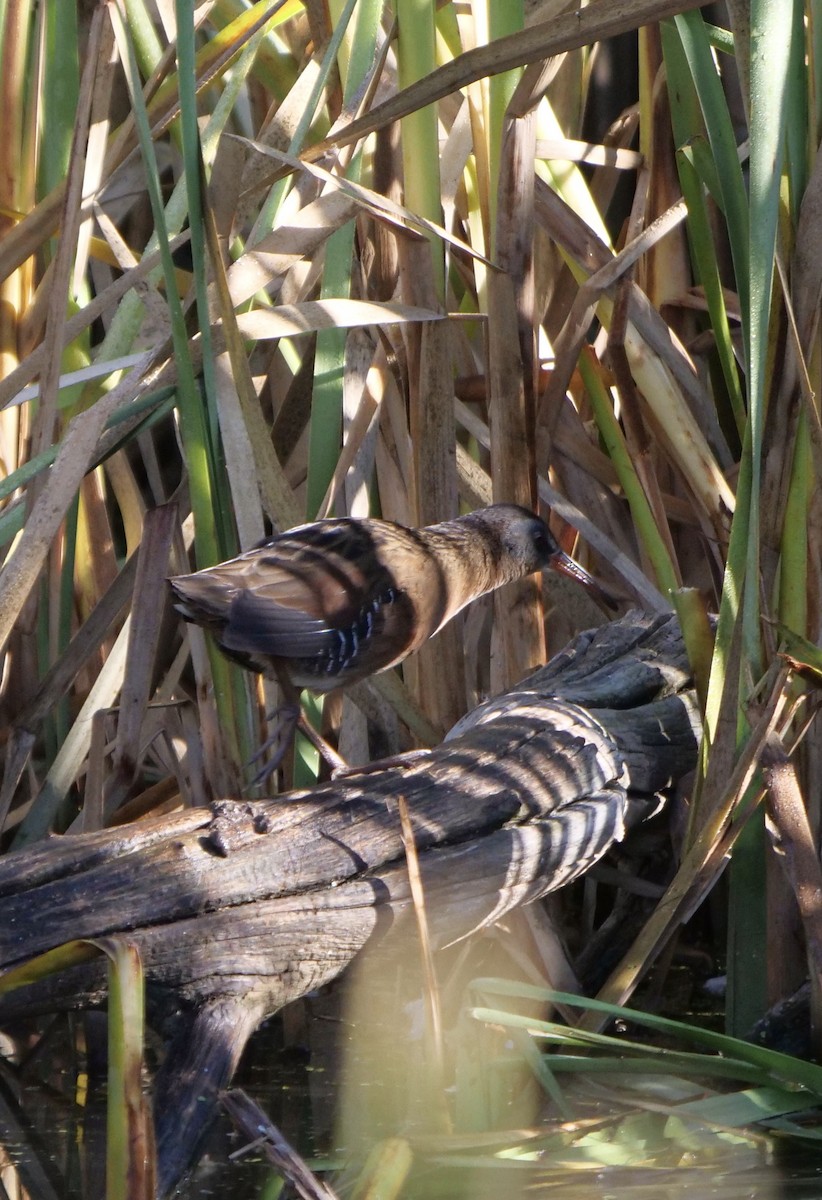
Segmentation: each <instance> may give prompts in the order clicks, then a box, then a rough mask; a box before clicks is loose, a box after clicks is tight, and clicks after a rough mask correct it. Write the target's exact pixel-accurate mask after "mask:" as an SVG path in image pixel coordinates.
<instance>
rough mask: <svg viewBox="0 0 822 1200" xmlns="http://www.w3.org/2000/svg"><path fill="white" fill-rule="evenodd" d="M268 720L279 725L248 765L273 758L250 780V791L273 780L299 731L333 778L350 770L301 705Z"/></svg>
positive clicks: (285, 707)
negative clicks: (328, 768)
mask: <svg viewBox="0 0 822 1200" xmlns="http://www.w3.org/2000/svg"><path fill="white" fill-rule="evenodd" d="M268 720H269V721H275V722H276V726H275V729H274V732H273V733H272V735H271V737H270V738H268V739H267V740H266V741H265V742H263V744H262V746H260V748H259V750H257V751H255V753H254V754H253V755H252V756H251V759H250V760H249V765H251V764H252V763H255V762H257V761H258V760H259V759H261V758H263V757H264V756H265V755H266V754H268V753H269V752H271V757H270V758H269V759H268V761H267V762H266V763H265V764H264V765H263V767H262V769H261V770H260V771H258V772H257V774H256V775H255V776H254V778H253V779H252V780H251V783H250V784H249V787H259V786H260V784H263V783H265V782H266V781H267V780H268V779H270V777H271V776H272V775H273V774H274V772H275V771H276V770H277V768H278V767H279V765H280V763H281V762H282V761H283V759H284V758H285V755H286V752H287V750H288V747H289V746H290V745H291V743H292V741H293V740H294V734H295V733H296V731H297V729H298V728H299V730H300V732H301V733H302V734H303V735H304V736H305V737H307V738H308V740H309V742H311V745H312V746H313V747H314V748H315V750H317V751H318V752H319V754H320V755H321V756H322V757H323V758H324V759H325V761H326V762H327V763H328V765H329V767H330V768H331V771H332V774H333V775H334V776H336V775H337V774H339V773H343V774H344V773H345V772H346V771H349V770H351V768H350V767H349V765H348V763H347V762H346V761H345V759H344V758H343V757H342V756H341V755H339V754H338V753H337V751H336V750H335V749H334V747H333V746H329V744H328V742H327V741H326V740H325V738H324V737H322V736H321V735H320V734H319V733H317V731H316V729H315V728H314V727H313V725H312V724H311V722H310V721H307V720H306V718H305V716H304V715H303V712H302V709H301V708H300V707H299V706H298V705H294V704H282V705H280V707H279V708H277V709H275V710H274V712H273V713H270V714H269V717H268Z"/></svg>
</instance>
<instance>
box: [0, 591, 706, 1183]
mask: <svg viewBox="0 0 822 1200" xmlns="http://www.w3.org/2000/svg"><path fill="white" fill-rule="evenodd" d="M696 730H697V715H696V711H695V705H694V699H693V694H692V691H691V685H690V677H689V673H688V669H687V664H686V661H685V656H684V651H683V648H682V643H681V638H680V635H679V629H678V626H677V624H676V621H675V619H674V618H673V617H662V618H659V617H657V618H649V617H645V616H641V615H638V614H636V613H634V614H629V616H628V617H626V618H623V619H622V620H621V621H618V622H614V623H613V624H611V625H608V626H605V627H604V628H602V629H600V630H596V631H590V632H588V633H585V634H582V635H581V636H580V637H578V638H577V639H576V640H575V641H574V642H573V643H572V644H571V646H569V647H568V648H567V649H566V650H565V651H563V653H562V654H560V655H559V656H558V657H557V658H555V659H554V660H553V661H552V662H551V663H550V664H549V665H548V666H547V667H545V668H543V669H541V670H540V671H538V672H536V673H535V674H534V675H532V676H531V677H530V678H529V679H528V680H526V681H524V682H523V684H521V685H520V686H519V687H518V688H516V689H514V690H513V691H511V692H509V693H507V694H506V695H505V696H504V697H502V698H501V699H500V700H498V701H495V702H491V703H489V704H488V705H485V706H483V707H482V708H480V709H478V710H476V712H475V713H473V714H472V715H471V718H470V719H469V720H467V721H465V722H463V723H461V727H460V728H458V729H457V730H455V731H454V734H453V735H452V737H451V738H450V739H449V740H448V741H447V742H446V743H444V744H443V745H442V746H441V747H439V748H438V749H436V750H434V751H433V752H432V753H431V754H430V756H428V757H426V758H424V759H423V760H422V761H416V762H413V763H411V764H410V765H408V766H405V767H402V766H399V767H398V766H390V767H388V768H386V769H383V770H378V771H374V772H373V773H369V774H363V775H359V776H352V777H348V778H344V779H341V780H338V781H336V782H334V783H331V784H327V785H323V786H320V787H316V788H312V789H310V790H307V791H303V792H299V793H291V794H289V795H287V796H285V797H280V798H278V799H276V800H271V801H265V802H245V801H240V802H231V801H226V802H222V803H220V804H218V805H216V806H215V807H214V809H213V810H210V809H197V810H192V811H188V812H185V813H182V814H180V815H178V816H173V817H169V818H160V819H157V820H151V821H143V822H140V823H139V824H136V825H135V826H133V827H123V828H119V829H115V830H111V831H105V832H102V833H98V834H88V835H81V836H77V837H65V838H60V839H54V840H52V841H49V842H48V843H46V844H44V845H42V846H40V847H38V848H34V849H30V850H27V851H23V852H21V853H19V854H12V855H9V856H8V857H6V858H5V859H4V860H0V966H8V965H11V964H13V963H18V962H20V961H21V960H24V959H27V958H30V957H32V956H33V955H35V954H37V953H39V952H41V951H44V950H47V949H49V948H51V947H53V946H55V945H59V944H61V943H62V942H65V941H68V940H70V939H72V938H80V937H99V936H101V935H104V934H106V935H111V934H117V933H127V934H128V936H129V937H130V938H131V939H132V940H133V941H134V942H136V944H137V945H138V946H139V949H140V952H141V954H142V956H143V960H144V964H145V968H146V973H147V978H148V981H149V990H150V1000H151V1001H152V1002H153V1009H154V1013H155V1018H156V1020H157V1022H158V1023H160V1024H163V1023H164V1024H163V1028H164V1029H165V1030H166V1031H167V1032H169V1031H170V1032H171V1033H172V1034H173V1036H172V1038H171V1048H170V1051H169V1054H168V1057H167V1061H166V1063H165V1065H164V1067H163V1069H162V1071H161V1073H160V1076H159V1077H158V1079H157V1081H156V1084H155V1104H156V1112H157V1115H158V1138H159V1153H160V1177H161V1186H162V1187H163V1188H167V1187H168V1186H170V1185H171V1184H172V1183H173V1181H174V1180H175V1178H176V1177H177V1176H178V1175H179V1173H180V1171H181V1170H182V1169H183V1168H184V1166H185V1165H186V1162H187V1159H188V1157H189V1155H190V1154H191V1151H192V1147H193V1145H194V1143H195V1142H196V1139H197V1137H198V1135H199V1133H200V1131H201V1129H202V1126H203V1123H204V1121H205V1120H206V1119H207V1117H208V1116H209V1114H210V1111H211V1107H212V1104H213V1098H214V1097H215V1096H216V1094H217V1091H218V1090H219V1088H221V1087H223V1086H224V1085H225V1084H226V1083H227V1082H228V1080H229V1078H230V1076H231V1074H232V1072H233V1070H234V1067H235V1066H236V1063H237V1060H238V1058H239V1055H240V1053H241V1051H242V1048H243V1046H244V1045H245V1042H246V1041H247V1039H248V1037H249V1036H250V1034H251V1032H253V1030H254V1028H255V1027H256V1025H257V1024H258V1023H259V1022H260V1021H261V1020H262V1019H263V1018H264V1017H265V1016H266V1015H267V1014H269V1013H271V1012H273V1011H275V1010H276V1009H278V1008H280V1007H282V1006H283V1005H284V1004H286V1003H288V1002H289V1001H291V1000H293V999H295V998H297V997H299V996H301V995H303V994H305V993H306V992H307V991H308V990H309V989H312V988H316V987H317V986H319V985H320V984H322V983H324V982H327V981H328V980H330V979H332V978H333V977H334V976H335V975H337V974H338V973H339V972H340V971H341V970H342V969H343V968H344V967H345V966H346V965H347V964H348V963H349V962H350V961H351V959H352V958H353V957H354V956H355V955H356V954H357V952H358V951H359V950H360V949H361V948H362V947H363V946H365V944H366V943H367V942H368V941H369V940H370V939H372V938H373V937H374V936H375V934H377V933H379V932H380V930H381V929H383V928H387V927H388V926H389V925H392V924H396V923H397V921H398V919H400V918H401V917H402V916H403V914H405V913H407V912H408V911H409V908H410V897H409V888H408V877H407V872H406V868H405V857H404V852H403V846H402V839H401V830H400V822H399V819H398V816H397V799H398V797H399V796H404V797H405V799H406V801H407V804H408V808H409V812H410V815H411V820H412V823H413V827H414V831H415V836H416V843H417V847H418V852H419V856H420V862H421V869H422V874H423V881H424V885H425V892H426V899H427V908H428V915H429V920H430V921H431V922H432V923H433V928H434V932H435V935H436V936H438V937H440V938H441V939H444V938H447V939H453V938H454V937H455V936H460V935H462V934H466V933H468V932H470V931H471V930H472V929H475V928H477V927H479V926H481V925H484V924H487V923H489V922H491V921H494V920H496V919H497V918H498V917H500V916H501V915H502V914H503V913H505V912H506V911H508V910H510V909H511V908H513V907H514V906H516V905H519V904H524V903H527V902H529V901H531V900H534V899H536V898H537V897H539V896H542V895H544V894H546V893H547V892H549V891H551V890H553V889H555V888H557V887H560V886H561V885H563V884H565V883H567V882H569V881H570V880H572V879H574V878H576V877H577V876H579V875H580V874H582V873H583V872H584V871H586V870H587V869H588V868H589V867H590V866H591V865H592V864H593V863H594V862H596V861H597V859H599V858H600V857H601V856H602V855H603V854H604V853H605V852H606V850H607V849H608V847H609V846H610V845H611V844H612V843H613V842H614V841H616V840H619V839H621V838H622V837H623V835H624V833H625V830H626V829H627V828H628V827H629V826H630V825H631V824H633V823H635V822H636V821H638V820H641V819H643V818H644V817H645V816H647V815H648V813H649V812H650V811H652V810H653V809H654V808H655V807H656V806H657V802H658V801H657V797H658V794H659V793H660V791H662V790H664V789H665V788H666V787H667V786H668V785H669V784H670V783H671V782H673V781H675V780H677V779H678V778H679V777H680V776H682V775H683V774H684V773H686V772H687V771H689V770H690V769H691V768H692V767H693V765H694V762H695V755H696V742H697V732H696ZM104 989H105V979H104V974H103V968H102V966H100V967H99V968H98V967H95V966H86V967H83V968H82V969H81V968H77V969H75V970H72V971H68V972H65V973H64V974H63V975H62V976H61V977H59V978H57V979H55V980H53V981H51V982H50V983H48V984H41V985H33V986H31V987H28V988H26V989H24V990H22V991H18V992H16V993H14V994H13V995H11V996H9V997H7V998H6V999H4V1000H3V1001H0V1020H2V1019H7V1018H8V1017H10V1016H17V1015H19V1014H21V1013H28V1014H30V1013H34V1012H38V1011H41V1012H42V1011H49V1010H54V1009H56V1008H61V1007H68V1006H81V1005H87V1004H90V1003H95V1002H97V1001H100V1000H102V999H104Z"/></svg>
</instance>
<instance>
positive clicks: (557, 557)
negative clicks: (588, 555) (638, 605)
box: [548, 550, 618, 612]
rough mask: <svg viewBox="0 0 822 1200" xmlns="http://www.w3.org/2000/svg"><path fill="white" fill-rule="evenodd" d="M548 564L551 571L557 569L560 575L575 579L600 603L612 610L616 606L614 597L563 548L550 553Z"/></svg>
mask: <svg viewBox="0 0 822 1200" xmlns="http://www.w3.org/2000/svg"><path fill="white" fill-rule="evenodd" d="M548 566H549V567H550V568H551V569H552V570H553V571H558V572H559V574H560V575H567V576H568V578H569V579H576V581H577V583H581V584H582V586H583V587H584V588H585V590H586V591H587V592H590V594H591V595H592V596H593V597H594V599H595V600H599V601H600V603H602V604H604V605H605V607H606V608H609V609H610V610H611V611H612V612H613V610H614V609H615V608H617V607H618V601H617V600H616V598H615V597H614V596H612V595H611V593H610V592H609V591H607V590H606V589H605V588H604V587H603V586H602V584H601V583H598V582H597V580H596V579H594V577H593V575H589V574H588V572H587V571H586V570H585V569H584V568H583V567H581V566H580V565H579V563H578V562H575V561H574V559H573V558H571V556H570V555H569V554H566V553H565V551H564V550H557V551H556V552H555V553H554V554H552V555H551V557H550V558H549V559H548Z"/></svg>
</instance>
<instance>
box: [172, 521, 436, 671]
mask: <svg viewBox="0 0 822 1200" xmlns="http://www.w3.org/2000/svg"><path fill="white" fill-rule="evenodd" d="M410 537H411V535H409V534H408V531H406V530H404V529H402V527H401V526H395V525H391V524H390V523H387V522H386V523H383V522H379V523H377V522H370V521H369V522H360V521H347V520H341V521H322V522H317V523H316V524H313V525H308V526H303V527H300V528H298V529H294V530H289V531H288V532H287V533H285V534H281V535H278V536H277V537H275V538H271V539H267V540H266V541H265V542H263V543H261V544H260V545H259V546H258V547H255V548H254V549H253V550H250V551H247V552H246V553H245V554H242V555H240V556H239V557H237V558H235V559H232V560H231V561H230V562H227V563H222V564H220V565H219V566H216V567H210V568H208V569H206V570H204V571H199V572H197V573H196V574H195V575H187V576H179V577H177V578H175V579H172V580H171V581H170V582H171V586H172V588H173V589H174V592H175V595H176V598H177V607H178V609H179V611H180V612H181V613H182V615H183V616H184V617H186V618H187V619H188V620H194V621H196V622H198V623H200V624H203V625H206V626H207V627H208V628H209V629H210V630H211V632H212V633H213V634H214V636H215V637H216V639H217V641H218V643H219V644H220V646H221V647H222V648H223V649H224V650H225V651H226V653H228V654H230V655H231V656H232V657H234V658H236V659H238V660H239V661H240V662H242V663H243V664H244V665H246V666H251V667H253V668H254V669H255V670H258V671H263V672H269V673H270V672H271V670H272V669H273V668H274V665H275V664H274V663H273V662H272V661H271V660H272V659H276V660H278V662H281V663H282V664H283V665H285V666H287V667H288V669H289V672H290V673H291V675H292V678H293V680H294V682H295V683H296V684H297V685H298V686H308V687H312V688H314V689H315V690H321V691H322V690H328V689H329V688H331V687H334V686H337V684H338V683H342V682H346V683H349V682H353V680H355V679H361V678H364V677H365V676H367V675H370V674H374V673H375V672H377V671H380V670H383V669H385V667H387V666H390V665H391V664H392V663H394V662H397V661H399V660H400V659H402V658H404V657H405V655H406V654H407V653H408V649H409V645H410V641H411V631H412V630H413V626H414V605H413V603H412V602H411V600H410V599H409V597H408V595H407V594H406V591H405V589H404V588H403V587H402V586H400V583H399V581H398V580H397V579H395V576H394V574H393V573H392V572H391V571H389V570H388V569H387V568H386V567H385V565H384V559H383V555H382V554H381V553H380V552H381V550H382V549H383V548H384V546H385V545H386V542H390V543H391V544H392V545H393V546H394V547H395V548H396V546H397V544H398V543H402V546H403V549H405V550H406V552H408V547H407V546H406V545H405V540H406V539H409V538H410ZM415 550H416V546H415V544H414V543H413V541H412V544H411V552H412V555H413V552H414V551H415Z"/></svg>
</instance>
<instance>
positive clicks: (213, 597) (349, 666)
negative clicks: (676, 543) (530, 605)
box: [169, 504, 615, 757]
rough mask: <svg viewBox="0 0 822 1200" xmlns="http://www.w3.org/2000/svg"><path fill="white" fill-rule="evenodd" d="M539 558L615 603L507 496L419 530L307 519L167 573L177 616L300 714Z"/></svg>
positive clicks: (385, 665)
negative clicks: (302, 702) (187, 570)
mask: <svg viewBox="0 0 822 1200" xmlns="http://www.w3.org/2000/svg"><path fill="white" fill-rule="evenodd" d="M545 568H551V569H553V570H555V571H559V572H561V573H562V574H565V575H567V576H570V577H571V578H573V579H576V580H577V581H578V582H579V583H580V584H582V586H583V587H585V588H586V589H587V590H588V591H590V592H591V593H592V594H593V595H594V596H596V597H598V598H599V599H600V600H601V601H602V602H603V603H604V604H606V605H607V606H608V607H615V604H614V601H613V599H612V598H611V597H610V595H609V593H607V592H606V591H605V589H604V588H602V587H601V585H600V584H599V583H597V581H596V580H595V579H594V578H593V577H592V576H591V575H589V574H588V572H587V571H585V570H584V569H583V568H582V567H581V566H580V565H579V564H578V563H577V562H576V561H575V560H574V559H573V558H571V557H570V556H569V555H567V554H565V553H564V551H563V550H561V549H560V547H559V545H558V543H557V541H556V539H555V538H554V535H553V534H552V533H551V531H550V529H549V528H548V526H547V525H546V523H545V522H544V521H543V520H542V518H541V517H539V516H537V515H536V514H535V513H533V512H531V511H529V510H528V509H526V508H522V507H520V506H519V505H515V504H492V505H489V506H488V507H486V508H481V509H477V510H476V511H474V512H471V513H468V514H466V515H464V516H460V517H457V518H455V519H453V520H449V521H442V522H440V523H439V524H436V525H427V526H425V527H423V528H419V529H411V528H407V527H406V526H404V525H399V524H396V523H395V522H393V521H386V520H380V519H377V518H366V519H354V518H348V517H341V518H336V519H334V518H332V519H327V520H321V521H314V522H312V523H310V524H306V525H299V526H297V527H296V528H294V529H289V530H287V531H286V532H284V533H278V534H274V535H273V536H271V537H268V538H265V539H264V540H263V541H262V542H260V543H259V544H258V545H256V546H255V547H253V548H252V549H251V550H247V551H245V553H243V554H240V555H238V556H237V557H236V558H232V559H230V560H229V561H227V562H223V563H220V564H218V565H216V566H213V567H206V568H204V569H203V570H200V571H196V572H195V573H193V574H190V575H176V576H172V577H171V578H170V579H169V583H170V585H171V589H172V592H173V594H174V606H175V608H176V610H177V611H178V612H179V613H180V615H181V616H182V617H184V618H185V620H186V621H191V622H194V623H196V624H198V625H201V626H203V627H204V628H205V629H207V630H208V631H210V633H211V634H212V635H213V637H214V638H215V640H216V642H217V644H218V646H219V647H220V649H221V650H222V651H223V653H225V654H226V655H227V656H228V657H229V658H232V659H234V660H235V661H237V662H239V663H240V664H241V665H242V666H244V667H246V668H248V669H249V670H251V671H255V672H258V673H261V674H263V675H265V676H267V677H269V678H275V679H277V680H278V681H279V683H280V685H281V687H282V688H283V691H284V693H285V695H286V696H287V697H288V699H289V705H288V707H289V710H291V709H293V708H294V707H295V704H296V705H297V713H299V707H298V702H297V700H296V698H297V695H298V691H299V690H300V689H302V688H308V689H309V690H311V691H313V692H315V693H324V692H329V691H331V690H333V689H335V688H339V687H345V686H347V685H349V684H352V683H355V682H357V681H359V680H362V679H365V678H367V677H369V676H371V675H375V674H377V673H378V672H380V671H386V670H388V669H389V668H391V667H393V666H396V665H397V664H398V663H400V662H402V661H403V659H405V658H407V657H408V655H409V654H412V653H413V652H414V651H415V650H418V649H419V648H420V646H422V645H423V644H424V643H425V642H426V641H427V640H428V639H429V638H430V637H433V635H434V634H435V633H437V632H438V631H439V630H440V629H442V627H443V626H444V625H446V624H447V623H448V622H449V621H450V620H451V618H452V617H454V616H455V615H456V614H457V613H458V612H460V610H461V609H463V608H465V607H466V605H468V604H470V603H471V602H472V601H474V600H476V599H478V598H479V597H480V596H483V595H485V594H486V593H487V592H491V591H495V590H496V589H497V588H499V587H503V586H504V585H505V584H507V583H511V582H512V581H513V580H516V579H522V578H524V577H525V576H527V575H531V574H533V573H534V572H536V571H539V570H543V569H545ZM294 722H295V723H296V716H295V717H294ZM292 732H293V731H292ZM281 757H282V756H281Z"/></svg>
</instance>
